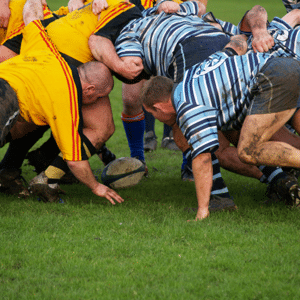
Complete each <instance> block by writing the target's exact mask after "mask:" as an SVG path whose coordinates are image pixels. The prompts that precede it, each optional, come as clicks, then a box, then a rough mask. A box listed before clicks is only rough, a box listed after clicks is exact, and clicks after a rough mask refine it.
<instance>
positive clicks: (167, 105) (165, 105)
mask: <svg viewBox="0 0 300 300" xmlns="http://www.w3.org/2000/svg"><path fill="white" fill-rule="evenodd" d="M153 107H154V108H155V109H156V110H159V111H161V112H163V113H170V112H175V110H174V108H173V105H172V102H171V100H170V101H168V102H157V103H155V104H154V105H153Z"/></svg>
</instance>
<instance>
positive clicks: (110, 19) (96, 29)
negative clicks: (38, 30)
mask: <svg viewBox="0 0 300 300" xmlns="http://www.w3.org/2000/svg"><path fill="white" fill-rule="evenodd" d="M107 3H108V5H109V7H108V8H107V9H106V10H104V11H102V12H101V15H100V19H99V20H98V16H96V15H94V14H93V12H92V4H91V3H89V4H87V5H85V6H84V7H82V8H80V9H78V10H76V11H73V12H71V13H69V14H68V15H67V16H65V17H62V18H60V19H58V20H55V21H54V22H52V23H51V24H49V25H48V26H47V32H48V34H49V36H50V37H51V40H52V41H53V43H54V44H55V45H56V46H57V49H58V50H59V51H60V52H61V53H63V54H65V55H67V56H69V57H72V58H73V59H75V60H77V61H79V62H81V63H85V62H88V61H91V60H93V56H92V53H91V51H90V49H89V45H88V40H89V37H90V35H91V34H95V35H100V36H103V37H106V38H108V39H110V40H111V41H112V42H113V43H114V42H115V40H116V38H117V36H118V35H119V33H120V31H121V30H122V28H123V27H124V26H125V25H126V24H128V22H129V21H131V20H132V19H136V18H139V17H141V12H140V10H139V9H138V8H137V7H136V6H135V5H133V4H131V3H127V2H125V1H120V0H108V1H107Z"/></svg>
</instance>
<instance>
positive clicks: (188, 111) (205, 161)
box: [141, 36, 300, 220]
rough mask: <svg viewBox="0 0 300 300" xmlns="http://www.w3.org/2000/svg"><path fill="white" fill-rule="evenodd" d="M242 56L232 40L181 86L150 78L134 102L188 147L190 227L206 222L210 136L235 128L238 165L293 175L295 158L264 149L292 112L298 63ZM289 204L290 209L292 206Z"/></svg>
mask: <svg viewBox="0 0 300 300" xmlns="http://www.w3.org/2000/svg"><path fill="white" fill-rule="evenodd" d="M246 51H247V43H246V38H245V36H235V37H234V38H233V39H232V40H231V41H230V43H229V44H228V45H226V46H225V48H224V50H223V51H220V52H216V53H215V54H213V55H211V56H210V57H209V58H208V59H207V60H205V61H204V62H202V63H200V64H197V65H195V66H193V67H192V68H191V69H189V70H188V71H186V72H185V74H184V78H183V81H182V82H180V83H178V84H175V85H174V82H173V81H172V80H170V79H168V78H166V77H154V78H153V79H150V80H149V81H148V82H147V83H146V85H145V87H144V90H143V93H142V95H141V101H142V103H143V105H144V107H145V109H146V110H148V111H149V112H151V113H152V114H153V116H154V117H155V118H157V119H158V120H160V121H162V122H164V123H167V124H169V125H173V128H174V127H177V126H178V127H179V128H180V130H181V132H182V139H186V141H187V142H188V146H190V147H191V157H192V159H193V172H194V177H195V186H196V192H197V200H198V211H197V215H196V220H200V219H203V218H206V217H208V216H209V198H210V190H211V187H212V175H213V172H212V159H211V153H212V152H214V151H215V150H216V149H217V148H218V129H219V130H222V131H228V130H238V129H239V128H241V135H240V139H239V143H238V154H239V158H240V159H241V160H242V161H243V162H245V163H248V164H253V165H261V164H264V165H271V166H274V165H279V166H290V167H296V168H299V167H300V150H298V149H296V148H294V147H292V146H290V145H289V144H286V143H283V142H277V141H270V139H271V137H272V136H273V134H274V133H276V132H277V131H278V130H279V129H280V128H281V127H282V126H284V124H285V123H286V122H288V121H289V119H290V118H291V117H292V116H293V114H294V113H295V111H296V107H297V106H299V104H300V103H298V99H299V95H300V68H299V66H300V62H299V61H297V60H295V59H293V58H290V57H287V56H288V55H287V54H286V52H285V51H284V50H283V49H281V48H278V49H277V51H274V52H272V53H259V52H257V53H254V51H250V52H248V53H247V54H245V53H246ZM243 54H244V55H243ZM238 55H240V56H238ZM278 56H279V57H278ZM280 56H282V57H280ZM212 91H214V92H213V93H212ZM158 95H159V96H158ZM294 118H295V117H294ZM296 130H297V131H298V132H300V128H298V127H297V126H296ZM296 192H298V191H297V190H296ZM292 204H293V205H295V206H298V205H299V198H298V197H296V198H295V201H294V203H292Z"/></svg>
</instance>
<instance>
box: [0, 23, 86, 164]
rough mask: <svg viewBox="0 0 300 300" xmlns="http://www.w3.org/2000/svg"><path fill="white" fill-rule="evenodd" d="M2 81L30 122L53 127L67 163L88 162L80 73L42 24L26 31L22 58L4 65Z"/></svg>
mask: <svg viewBox="0 0 300 300" xmlns="http://www.w3.org/2000/svg"><path fill="white" fill-rule="evenodd" d="M0 78H3V79H4V80H6V81H7V82H8V83H9V85H10V86H11V87H12V88H13V89H14V91H15V92H16V94H17V96H18V101H19V106H20V114H21V116H22V117H23V118H24V119H25V120H26V121H28V122H33V123H35V124H36V125H49V126H50V128H51V130H52V132H53V135H54V138H55V140H56V142H57V145H58V147H59V149H60V150H61V152H62V154H63V158H64V159H66V160H71V161H78V160H82V159H86V157H85V152H84V148H83V143H82V139H81V134H82V126H83V122H82V116H81V102H82V99H81V97H82V90H81V84H80V79H79V75H78V72H77V69H76V68H75V67H73V66H72V67H70V66H69V65H68V64H67V63H66V61H65V60H64V59H63V58H62V57H61V55H60V54H59V52H58V51H57V49H56V48H55V46H54V45H53V44H52V42H51V41H50V39H49V38H48V36H47V34H46V32H45V29H44V27H43V26H42V24H41V22H40V21H34V22H31V23H30V24H28V25H27V26H26V27H25V29H24V30H23V43H22V49H21V54H20V55H19V56H16V57H14V58H12V59H9V60H7V61H5V62H3V63H1V64H0Z"/></svg>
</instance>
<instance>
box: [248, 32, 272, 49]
mask: <svg viewBox="0 0 300 300" xmlns="http://www.w3.org/2000/svg"><path fill="white" fill-rule="evenodd" d="M273 46H274V39H273V37H272V36H271V35H270V34H269V33H268V32H267V31H265V30H264V31H261V32H259V33H256V34H255V35H254V34H253V41H252V48H253V50H254V52H255V53H256V52H267V51H269V50H270V49H271V48H272V47H273Z"/></svg>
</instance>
